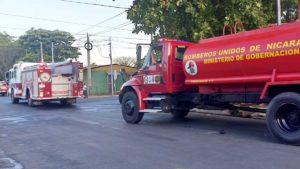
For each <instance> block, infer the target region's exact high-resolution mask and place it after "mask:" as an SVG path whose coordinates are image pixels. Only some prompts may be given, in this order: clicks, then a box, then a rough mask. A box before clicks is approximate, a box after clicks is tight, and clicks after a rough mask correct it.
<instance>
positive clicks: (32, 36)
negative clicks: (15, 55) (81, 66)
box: [19, 28, 80, 62]
mask: <svg viewBox="0 0 300 169" xmlns="http://www.w3.org/2000/svg"><path fill="white" fill-rule="evenodd" d="M74 41H75V38H74V37H73V36H72V35H71V34H70V33H68V32H64V31H59V30H54V31H50V30H45V29H34V28H32V29H30V30H28V31H27V32H26V34H25V35H23V36H21V37H20V38H19V43H20V44H21V46H22V47H23V48H24V49H25V50H26V51H27V54H26V56H25V57H23V58H22V60H23V61H29V62H38V61H40V42H42V43H43V54H44V60H45V61H46V62H50V61H51V52H52V51H51V43H53V44H54V59H55V62H58V61H63V60H65V59H67V58H72V59H74V58H78V56H79V55H80V53H79V52H78V48H75V47H72V46H71V45H72V43H73V42H74Z"/></svg>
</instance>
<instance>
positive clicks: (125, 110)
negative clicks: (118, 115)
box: [122, 91, 144, 124]
mask: <svg viewBox="0 0 300 169" xmlns="http://www.w3.org/2000/svg"><path fill="white" fill-rule="evenodd" d="M122 115H123V119H124V120H125V121H126V122H127V123H131V124H137V123H139V122H140V121H141V120H142V119H143V117H144V113H140V112H139V102H138V98H137V96H136V94H135V93H134V92H131V91H130V92H126V93H125V94H124V96H123V98H122Z"/></svg>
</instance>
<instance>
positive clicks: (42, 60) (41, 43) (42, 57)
mask: <svg viewBox="0 0 300 169" xmlns="http://www.w3.org/2000/svg"><path fill="white" fill-rule="evenodd" d="M40 48H41V62H44V56H43V42H40Z"/></svg>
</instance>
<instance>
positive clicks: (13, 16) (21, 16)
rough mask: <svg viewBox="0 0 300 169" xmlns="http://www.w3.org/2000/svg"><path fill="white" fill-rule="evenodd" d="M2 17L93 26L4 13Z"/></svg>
mask: <svg viewBox="0 0 300 169" xmlns="http://www.w3.org/2000/svg"><path fill="white" fill-rule="evenodd" d="M0 15H6V16H12V17H19V18H27V19H34V20H42V21H49V22H59V23H66V24H73V25H83V26H92V25H89V24H84V23H78V22H69V21H63V20H56V19H49V18H39V17H32V16H24V15H16V14H8V13H3V12H0Z"/></svg>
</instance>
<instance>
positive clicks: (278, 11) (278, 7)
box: [277, 0, 281, 25]
mask: <svg viewBox="0 0 300 169" xmlns="http://www.w3.org/2000/svg"><path fill="white" fill-rule="evenodd" d="M277 24H278V25H281V1H280V0H277Z"/></svg>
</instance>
